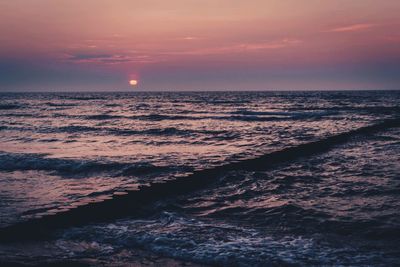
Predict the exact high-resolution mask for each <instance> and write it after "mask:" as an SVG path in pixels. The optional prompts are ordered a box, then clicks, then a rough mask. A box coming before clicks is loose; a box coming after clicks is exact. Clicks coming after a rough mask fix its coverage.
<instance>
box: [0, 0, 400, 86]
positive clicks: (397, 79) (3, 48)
mask: <svg viewBox="0 0 400 267" xmlns="http://www.w3.org/2000/svg"><path fill="white" fill-rule="evenodd" d="M399 14H400V1H398V0H385V1H376V0H352V1H348V0H336V1H320V0H307V1H305V0H304V1H300V0H248V1H239V0H203V1H199V0H170V1H165V0H147V1H135V0H113V1H111V0H86V1H78V0H69V1H66V0H58V1H53V0H37V1H26V0H9V1H7V0H5V1H1V2H0V91H53V90H54V91H79V90H85V91H103V90H108V91H112V90H115V91H121V90H296V89H298V90H305V89H312V90H318V89H321V90H327V89H332V90H337V89H400V33H399V30H398V29H400V16H399ZM133 79H134V80H138V83H139V85H138V86H136V87H132V86H130V85H129V81H130V80H133Z"/></svg>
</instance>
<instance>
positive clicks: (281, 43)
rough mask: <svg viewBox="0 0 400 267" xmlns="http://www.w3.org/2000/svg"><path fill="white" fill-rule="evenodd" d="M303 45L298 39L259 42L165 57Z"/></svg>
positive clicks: (177, 52)
mask: <svg viewBox="0 0 400 267" xmlns="http://www.w3.org/2000/svg"><path fill="white" fill-rule="evenodd" d="M300 43H302V41H301V40H297V39H288V38H286V39H282V40H278V41H273V42H258V43H239V44H233V45H229V46H220V47H210V48H204V49H197V50H187V51H175V52H165V53H164V55H213V54H227V53H242V52H252V51H258V50H269V49H281V48H286V47H291V46H296V45H298V44H300Z"/></svg>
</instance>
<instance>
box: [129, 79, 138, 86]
mask: <svg viewBox="0 0 400 267" xmlns="http://www.w3.org/2000/svg"><path fill="white" fill-rule="evenodd" d="M129 84H130V85H132V86H136V85H137V84H138V81H137V80H130V81H129Z"/></svg>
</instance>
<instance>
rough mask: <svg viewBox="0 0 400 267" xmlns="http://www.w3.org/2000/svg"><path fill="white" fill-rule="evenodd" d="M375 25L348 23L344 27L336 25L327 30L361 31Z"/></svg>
mask: <svg viewBox="0 0 400 267" xmlns="http://www.w3.org/2000/svg"><path fill="white" fill-rule="evenodd" d="M374 26H376V25H375V24H368V23H360V24H353V25H348V26H344V27H338V28H334V29H331V30H328V31H327V32H358V31H363V30H366V29H369V28H372V27H374Z"/></svg>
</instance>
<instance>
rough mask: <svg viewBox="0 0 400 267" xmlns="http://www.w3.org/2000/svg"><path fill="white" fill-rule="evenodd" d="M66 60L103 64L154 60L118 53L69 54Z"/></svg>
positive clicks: (149, 61)
mask: <svg viewBox="0 0 400 267" xmlns="http://www.w3.org/2000/svg"><path fill="white" fill-rule="evenodd" d="M66 60H67V61H70V62H77V63H101V64H120V63H129V62H135V63H151V62H153V61H152V60H151V59H150V58H149V57H148V56H146V55H140V56H129V55H117V54H85V53H78V54H67V55H66Z"/></svg>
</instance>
